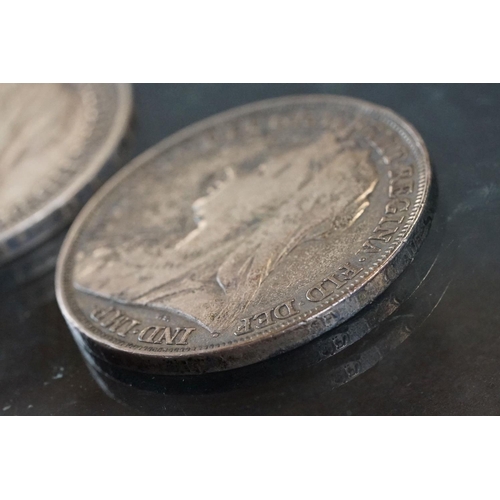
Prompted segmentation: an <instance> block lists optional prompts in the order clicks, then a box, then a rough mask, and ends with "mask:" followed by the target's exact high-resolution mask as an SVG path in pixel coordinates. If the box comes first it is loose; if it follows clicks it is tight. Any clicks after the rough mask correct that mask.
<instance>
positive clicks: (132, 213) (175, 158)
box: [56, 96, 431, 373]
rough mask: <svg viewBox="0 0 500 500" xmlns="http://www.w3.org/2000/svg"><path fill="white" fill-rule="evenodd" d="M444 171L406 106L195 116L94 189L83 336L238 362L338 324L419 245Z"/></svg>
mask: <svg viewBox="0 0 500 500" xmlns="http://www.w3.org/2000/svg"><path fill="white" fill-rule="evenodd" d="M430 181H431V170H430V164H429V159H428V155H427V151H426V148H425V145H424V143H423V141H422V139H421V138H420V136H419V135H418V133H417V132H416V131H415V130H414V129H413V127H412V126H411V125H409V124H408V123H407V122H405V121H404V120H403V119H402V118H401V117H399V116H398V115H396V114H395V113H393V112H392V111H390V110H388V109H386V108H382V107H380V106H376V105H373V104H370V103H367V102H364V101H359V100H356V99H350V98H344V97H335V96H306V97H287V98H280V99H275V100H270V101H264V102H260V103H256V104H251V105H248V106H244V107H242V108H238V109H235V110H232V111H229V112H226V113H223V114H221V115H217V116H215V117H213V118H210V119H207V120H205V121H203V122H200V123H199V124H196V125H193V126H191V127H189V128H187V129H185V130H183V131H181V132H179V133H177V134H175V135H174V136H172V137H170V138H168V139H167V140H165V141H164V142H162V143H160V144H158V145H157V146H156V147H153V148H152V149H150V150H149V151H147V152H146V153H144V154H142V155H141V156H140V157H138V158H136V159H135V160H134V161H133V162H132V163H131V164H130V165H129V166H128V167H127V168H126V169H124V170H123V171H122V172H120V173H119V174H117V175H116V176H115V177H114V178H113V179H112V180H110V181H109V182H108V183H107V184H106V186H105V187H103V189H101V190H100V191H99V192H98V193H97V194H96V196H95V197H94V198H93V199H92V200H91V201H90V202H89V204H88V205H87V206H86V207H85V209H84V210H83V211H82V213H81V214H80V216H79V217H78V219H77V221H76V222H75V224H74V225H73V226H72V228H71V229H70V232H69V234H68V237H67V239H66V241H65V243H64V244H63V248H62V251H61V254H60V257H59V261H58V269H57V277H56V293H57V297H58V301H59V305H60V307H61V309H62V312H63V314H64V316H65V318H66V321H67V322H68V324H69V326H70V328H71V330H72V332H73V334H74V336H75V338H76V340H77V342H78V343H79V345H80V347H81V348H82V349H84V350H85V351H87V352H90V353H91V354H93V355H96V356H98V357H101V358H103V359H106V360H108V361H111V362H113V363H117V364H121V365H123V366H126V367H128V368H132V369H137V370H142V371H146V372H152V373H200V372H209V371H219V370H226V369H229V368H235V367H240V366H244V365H248V364H250V363H254V362H256V361H260V360H263V359H266V358H268V357H270V356H273V355H275V354H278V353H280V352H283V351H286V350H289V349H292V348H294V347H296V346H298V345H301V344H303V343H305V342H307V341H308V340H311V339H313V338H315V337H317V336H319V335H320V334H322V333H324V332H326V331H328V330H331V329H332V328H334V327H336V326H337V325H339V324H340V323H342V322H344V321H345V320H347V319H348V318H350V317H352V316H353V315H354V314H355V313H356V312H358V311H359V310H360V309H361V308H363V307H364V306H366V305H367V304H368V303H370V302H371V301H372V300H373V299H374V298H375V297H376V296H378V295H379V294H380V293H381V292H382V291H383V290H384V289H385V288H387V286H388V285H389V284H390V283H391V282H392V281H393V280H394V279H395V278H396V277H397V276H398V275H399V273H400V272H401V271H402V269H403V268H404V267H405V266H406V265H407V264H408V263H409V262H410V261H411V259H412V258H413V256H414V254H415V252H416V249H417V247H418V246H419V244H420V242H421V239H422V235H423V232H424V231H423V228H424V227H425V223H426V222H427V221H428V218H427V217H425V214H426V210H425V209H426V203H427V198H428V194H429V188H430Z"/></svg>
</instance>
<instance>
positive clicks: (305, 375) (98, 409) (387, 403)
mask: <svg viewBox="0 0 500 500" xmlns="http://www.w3.org/2000/svg"><path fill="white" fill-rule="evenodd" d="M302 93H338V94H344V95H350V96H353V97H359V98H361V99H367V100H369V101H372V102H374V103H378V104H382V105H385V106H388V107H390V108H392V109H394V110H395V111H396V112H398V113H400V114H401V115H402V116H403V117H405V118H406V119H408V120H409V121H410V122H411V123H412V124H414V125H415V126H416V128H417V129H418V130H419V132H420V133H421V135H422V136H423V138H424V140H425V142H426V145H427V147H428V149H429V153H430V156H431V161H432V164H433V167H434V173H435V178H436V180H437V188H438V192H437V196H436V203H435V215H434V220H433V222H432V226H431V229H430V232H429V235H428V237H427V239H426V240H425V242H424V244H423V246H422V248H421V251H420V252H419V253H418V255H417V257H416V259H415V261H414V262H413V263H412V264H411V265H410V266H409V267H408V269H407V270H406V271H405V272H404V273H403V275H402V276H401V277H400V278H398V280H396V282H395V283H394V284H393V285H391V287H389V289H388V290H387V291H386V292H385V294H384V295H383V296H382V297H381V298H380V299H379V300H378V301H376V302H375V303H374V304H373V305H372V306H370V307H369V308H367V309H366V310H365V311H364V312H363V313H361V314H360V315H358V316H356V317H355V318H353V319H352V320H351V322H350V323H349V324H348V325H347V326H346V327H345V328H350V333H351V334H359V336H360V337H361V336H362V333H364V331H365V330H366V329H368V330H370V333H368V334H367V335H366V336H364V337H363V339H362V340H360V341H359V342H357V343H355V344H354V345H352V346H350V347H348V348H346V349H345V350H344V351H342V352H340V353H338V354H335V355H333V353H334V352H335V350H336V349H335V347H334V346H336V345H339V343H340V344H341V343H342V335H344V333H345V330H339V331H334V332H331V333H330V334H326V335H325V336H323V337H321V338H319V339H317V341H314V342H312V343H311V344H309V345H307V346H304V347H303V348H299V349H296V350H295V351H293V352H291V353H288V354H286V355H284V356H281V357H278V358H276V359H275V360H271V361H267V362H264V363H259V364H257V365H255V366H254V367H249V368H247V369H240V370H235V371H233V372H231V374H230V375H229V376H227V375H222V376H213V377H201V378H200V377H198V378H194V379H193V378H189V377H184V378H182V379H180V378H173V379H172V378H145V377H137V376H136V375H134V374H131V373H125V372H122V371H120V372H118V371H116V370H113V369H111V368H110V367H109V366H102V364H99V365H96V364H95V363H93V362H92V361H90V362H89V364H87V363H86V362H85V361H84V359H83V358H82V356H81V354H80V352H79V351H78V348H77V347H76V345H75V343H74V341H73V339H72V337H71V335H70V333H69V331H68V329H67V327H66V324H65V322H64V320H63V319H62V317H61V315H60V313H59V310H58V308H57V305H56V303H55V299H54V293H53V276H52V275H51V274H50V273H49V274H46V275H45V276H43V277H41V278H39V279H37V280H36V281H34V282H31V283H29V284H25V285H18V286H17V287H16V288H12V287H10V289H9V290H6V289H3V291H0V294H1V300H0V318H1V323H0V324H1V328H0V415H13V414H18V415H24V414H36V415H40V414H43V415H45V414H59V415H60V414H63V415H67V414H112V415H121V414H141V413H146V414H181V415H182V414H498V413H499V412H500V369H499V367H500V338H499V333H498V332H499V331H500V308H499V307H498V305H497V303H498V295H499V292H500V282H499V279H498V276H497V275H498V270H497V269H498V267H499V264H500V262H499V261H500V256H499V252H498V248H499V245H500V231H499V230H498V227H499V223H500V186H499V181H500V140H499V137H500V87H499V86H471V85H460V86H456V85H445V86H443V85H415V86H400V85H383V86H379V85H244V86H238V85H227V86H219V85H166V86H157V85H153V86H149V85H138V86H136V87H135V99H136V116H137V140H136V146H135V148H136V153H140V152H141V151H143V150H145V149H146V148H148V147H150V146H151V145H153V144H155V143H156V142H158V141H159V140H161V139H162V138H163V137H165V136H166V135H169V134H171V133H172V132H174V131H176V130H178V129H180V128H182V127H184V126H186V125H189V124H190V123H193V122H195V121H197V120H199V119H202V118H204V117H207V116H209V115H212V114H214V113H217V112H219V111H223V110H225V109H228V108H231V107H234V106H237V105H240V104H244V103H247V102H252V101H256V100H259V99H264V98H269V97H276V96H281V95H289V94H302ZM131 384H132V385H131Z"/></svg>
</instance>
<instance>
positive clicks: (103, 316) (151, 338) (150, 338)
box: [90, 307, 196, 345]
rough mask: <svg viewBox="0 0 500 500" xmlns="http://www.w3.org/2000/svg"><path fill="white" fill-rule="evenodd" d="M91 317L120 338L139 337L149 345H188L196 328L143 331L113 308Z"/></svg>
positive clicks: (159, 327)
mask: <svg viewBox="0 0 500 500" xmlns="http://www.w3.org/2000/svg"><path fill="white" fill-rule="evenodd" d="M90 317H91V318H92V319H93V320H94V321H95V322H96V323H98V324H99V325H100V326H101V327H103V328H105V329H106V330H107V331H108V332H110V333H114V334H116V335H118V336H119V337H125V336H127V334H132V335H137V340H138V341H139V342H146V343H149V344H166V345H187V344H188V340H189V336H190V335H191V334H192V333H193V332H194V331H195V330H196V328H184V327H180V328H174V329H172V328H170V327H169V326H156V325H148V326H144V327H143V328H142V329H140V330H139V329H136V328H135V327H136V326H138V325H140V324H141V322H140V321H137V320H135V319H132V318H130V317H129V316H127V315H126V314H125V313H123V312H122V311H120V310H118V309H115V308H113V307H111V308H109V309H95V310H94V311H93V312H92V313H91V314H90Z"/></svg>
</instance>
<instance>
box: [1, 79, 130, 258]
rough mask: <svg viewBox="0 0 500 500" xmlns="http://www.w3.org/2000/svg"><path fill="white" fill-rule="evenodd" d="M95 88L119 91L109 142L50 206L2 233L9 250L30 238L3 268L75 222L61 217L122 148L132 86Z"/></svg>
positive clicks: (107, 138)
mask: <svg viewBox="0 0 500 500" xmlns="http://www.w3.org/2000/svg"><path fill="white" fill-rule="evenodd" d="M93 85H113V86H114V87H115V88H116V93H117V105H116V109H115V110H114V117H113V123H112V126H111V128H110V129H109V131H108V134H107V137H106V139H105V140H104V141H103V143H102V144H101V146H100V147H99V149H98V150H97V152H96V153H95V154H94V155H93V156H92V158H91V160H90V161H89V162H87V163H86V164H85V167H83V168H82V169H81V170H80V171H79V172H78V175H77V176H75V178H74V179H72V180H71V181H70V182H69V184H68V185H67V186H66V187H65V188H63V189H62V190H61V192H60V193H59V194H57V195H56V196H55V197H53V198H51V199H50V201H49V202H48V203H46V204H44V205H43V206H42V207H41V208H39V209H38V210H36V211H35V212H33V213H32V214H30V215H28V216H27V217H26V218H24V219H22V220H21V221H19V222H16V223H14V224H13V225H12V226H11V227H8V228H7V229H5V230H3V231H0V245H1V246H3V247H4V248H9V247H10V244H11V243H12V242H13V241H16V240H18V241H19V240H22V239H23V238H22V237H23V235H26V237H27V238H26V240H25V241H23V242H22V243H20V244H19V246H18V247H17V248H15V249H11V248H9V251H8V252H7V253H6V254H5V255H3V256H0V264H2V265H3V264H5V263H7V262H10V261H12V260H14V259H15V258H17V257H19V256H21V255H22V254H24V253H26V252H28V251H29V250H31V249H33V248H34V247H36V246H37V245H39V244H41V243H43V242H44V241H46V240H47V239H49V238H50V236H52V235H54V234H55V233H56V232H57V231H58V230H60V229H61V228H62V227H63V226H65V225H66V224H67V223H68V221H69V220H71V219H72V215H71V216H69V215H67V216H64V217H61V218H60V217H59V215H60V214H61V212H63V211H64V210H65V209H66V208H67V207H70V206H71V205H72V204H73V203H75V202H77V201H79V200H78V198H79V196H80V195H81V194H82V193H83V192H84V191H85V190H86V189H87V188H88V186H89V185H91V184H92V182H93V181H95V179H96V177H97V176H98V175H99V173H100V172H101V171H103V170H104V169H105V167H106V165H107V163H108V162H109V160H110V159H111V158H112V156H113V154H114V153H115V151H116V150H117V149H118V148H119V145H120V142H121V140H122V138H123V137H124V136H125V134H126V131H127V128H128V126H129V123H130V119H131V116H132V102H133V92H132V85H131V84H130V83H113V84H109V83H106V84H102V83H99V84H93ZM81 205H82V203H81V202H79V203H78V208H79V207H80V206H81ZM78 208H73V209H72V210H71V212H72V214H73V215H74V214H75V212H77V210H78ZM28 233H29V236H28Z"/></svg>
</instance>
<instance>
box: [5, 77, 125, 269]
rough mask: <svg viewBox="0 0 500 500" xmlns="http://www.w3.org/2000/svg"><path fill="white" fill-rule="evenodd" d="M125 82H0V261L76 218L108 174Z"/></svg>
mask: <svg viewBox="0 0 500 500" xmlns="http://www.w3.org/2000/svg"><path fill="white" fill-rule="evenodd" d="M131 108H132V93H131V88H130V86H129V85H128V84H93V83H92V84H0V263H4V262H6V261H8V260H11V259H12V258H14V257H16V256H18V255H20V254H22V253H24V252H26V251H27V250H29V249H31V248H33V247H35V246H36V245H38V244H40V243H41V242H42V241H45V240H46V239H48V237H49V236H51V235H53V234H55V233H56V232H57V231H58V230H60V229H61V228H62V227H64V226H65V225H66V224H68V222H69V221H70V220H71V219H73V218H74V216H75V215H76V213H77V212H78V210H79V209H80V208H81V207H82V206H83V204H84V203H85V201H87V200H88V198H89V197H90V195H91V194H92V193H93V192H94V191H95V190H96V188H97V187H98V186H99V185H100V184H102V182H103V181H104V180H105V179H106V178H107V177H109V175H110V174H111V173H113V168H114V167H115V166H116V163H117V162H118V160H119V159H118V158H117V157H116V154H117V151H118V150H119V146H120V141H121V140H122V139H123V137H124V134H125V133H126V131H127V127H128V123H129V119H130V115H131Z"/></svg>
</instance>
